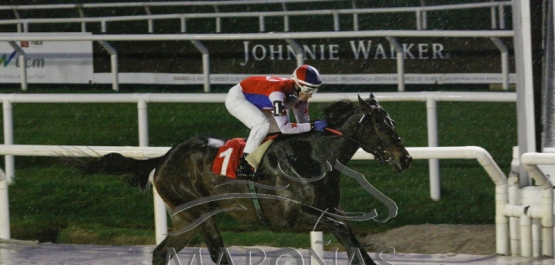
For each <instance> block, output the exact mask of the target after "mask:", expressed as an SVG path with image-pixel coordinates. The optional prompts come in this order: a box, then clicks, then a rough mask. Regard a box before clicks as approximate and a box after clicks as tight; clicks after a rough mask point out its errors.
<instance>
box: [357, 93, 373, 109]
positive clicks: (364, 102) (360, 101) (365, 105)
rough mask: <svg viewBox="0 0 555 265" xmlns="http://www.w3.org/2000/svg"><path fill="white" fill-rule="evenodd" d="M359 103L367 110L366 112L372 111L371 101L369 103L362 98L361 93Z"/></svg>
mask: <svg viewBox="0 0 555 265" xmlns="http://www.w3.org/2000/svg"><path fill="white" fill-rule="evenodd" d="M358 103H359V105H360V107H361V108H362V109H363V110H364V111H366V112H371V111H372V105H370V103H368V102H367V101H365V100H363V99H362V98H360V95H358Z"/></svg>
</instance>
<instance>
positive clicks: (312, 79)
mask: <svg viewBox="0 0 555 265" xmlns="http://www.w3.org/2000/svg"><path fill="white" fill-rule="evenodd" d="M291 79H293V80H295V84H297V85H298V86H299V88H300V89H301V91H302V92H303V93H305V94H309V95H310V94H312V93H314V92H316V91H318V88H319V87H320V86H321V85H322V78H321V77H320V73H319V72H318V70H316V68H314V67H312V66H310V65H308V64H305V65H302V66H299V67H298V68H297V69H295V71H294V72H293V75H292V76H291Z"/></svg>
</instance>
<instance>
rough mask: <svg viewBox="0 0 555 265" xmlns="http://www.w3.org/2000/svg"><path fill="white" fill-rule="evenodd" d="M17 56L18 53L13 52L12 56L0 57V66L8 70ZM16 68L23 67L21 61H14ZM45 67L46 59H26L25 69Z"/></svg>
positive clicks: (4, 55)
mask: <svg viewBox="0 0 555 265" xmlns="http://www.w3.org/2000/svg"><path fill="white" fill-rule="evenodd" d="M16 54H17V52H16V51H13V52H12V53H11V54H9V55H8V54H2V56H0V64H1V65H2V66H3V67H4V68H6V67H8V66H9V65H10V62H11V61H12V60H13V59H14V57H15V55H16ZM14 62H15V63H14V64H15V67H17V68H19V67H21V63H20V62H19V59H15V60H14ZM44 66H45V59H44V58H25V67H26V68H44Z"/></svg>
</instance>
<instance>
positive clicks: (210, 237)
mask: <svg viewBox="0 0 555 265" xmlns="http://www.w3.org/2000/svg"><path fill="white" fill-rule="evenodd" d="M198 232H199V233H200V235H201V236H202V238H203V239H204V242H205V243H206V246H207V247H208V252H209V253H210V258H211V259H212V261H213V262H214V263H217V264H231V263H230V262H228V260H227V258H226V256H225V255H223V256H222V257H221V258H222V259H221V260H220V261H219V262H218V259H219V258H220V255H221V253H222V249H223V248H224V241H223V239H222V236H221V235H220V232H219V231H218V227H217V226H216V220H214V217H210V218H208V219H206V220H205V221H204V222H202V224H200V225H199V229H198Z"/></svg>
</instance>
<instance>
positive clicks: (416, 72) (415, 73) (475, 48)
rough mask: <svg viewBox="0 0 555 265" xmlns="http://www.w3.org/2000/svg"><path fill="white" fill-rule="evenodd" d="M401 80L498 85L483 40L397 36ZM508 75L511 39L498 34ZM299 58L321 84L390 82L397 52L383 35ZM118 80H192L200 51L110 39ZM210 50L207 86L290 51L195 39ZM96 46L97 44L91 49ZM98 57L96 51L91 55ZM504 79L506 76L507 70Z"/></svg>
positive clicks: (496, 62)
mask: <svg viewBox="0 0 555 265" xmlns="http://www.w3.org/2000/svg"><path fill="white" fill-rule="evenodd" d="M397 41H398V43H399V45H400V47H401V49H402V56H403V58H404V71H405V82H406V83H407V84H430V83H469V84H470V83H487V84H493V83H501V82H502V80H503V78H502V75H501V69H502V66H501V52H500V51H499V49H498V48H497V47H496V46H495V44H494V43H493V42H492V41H491V40H490V39H489V38H397ZM502 42H503V43H504V44H505V45H506V46H507V48H508V50H509V54H510V56H509V72H510V73H514V58H513V56H512V49H513V48H512V39H510V38H507V39H502ZM297 43H298V45H299V47H300V49H301V54H302V57H303V60H304V63H306V64H310V65H313V66H314V67H316V68H317V69H318V70H319V71H320V73H321V74H322V77H323V79H324V81H326V82H327V83H329V84H395V83H396V82H397V74H396V73H397V56H398V54H397V52H396V51H395V49H394V48H393V46H392V45H391V44H390V43H389V42H388V41H387V40H386V39H385V38H378V37H376V38H338V39H334V38H328V39H306V40H298V41H297ZM111 44H112V45H113V47H114V48H115V49H116V50H117V51H118V56H119V57H118V58H119V59H118V62H119V64H120V66H119V72H120V81H121V82H122V83H127V82H131V83H136V82H144V83H163V84H200V83H202V82H203V78H204V77H203V76H202V69H203V66H202V55H201V53H200V52H199V51H198V50H197V48H196V47H195V46H194V45H193V44H191V43H190V42H188V41H173V42H157V41H144V42H140V41H137V42H112V43H111ZM202 44H203V45H204V46H205V47H206V48H207V50H208V52H209V54H210V79H211V83H229V84H232V83H236V82H237V81H240V78H242V77H245V76H249V75H277V76H288V75H290V73H291V72H292V71H293V69H295V67H296V54H295V48H294V47H293V46H291V45H290V43H288V42H286V41H285V40H230V41H202ZM97 46H98V47H97ZM97 55H98V56H97ZM110 71H111V68H110V59H109V54H108V53H107V52H104V51H102V48H101V47H99V45H95V82H110V78H109V75H108V73H109V72H110ZM509 80H510V82H513V81H514V75H513V74H511V75H509Z"/></svg>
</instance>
